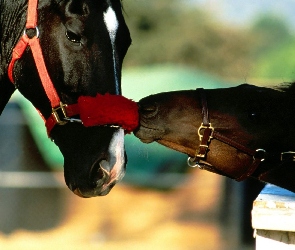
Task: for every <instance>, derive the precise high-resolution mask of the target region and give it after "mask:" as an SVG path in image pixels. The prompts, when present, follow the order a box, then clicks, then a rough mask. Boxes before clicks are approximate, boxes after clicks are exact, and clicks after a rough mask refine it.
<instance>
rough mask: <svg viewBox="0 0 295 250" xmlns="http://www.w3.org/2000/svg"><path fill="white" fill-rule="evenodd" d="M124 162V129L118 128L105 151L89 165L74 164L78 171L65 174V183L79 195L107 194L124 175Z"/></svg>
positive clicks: (68, 166) (125, 157) (125, 158)
mask: <svg viewBox="0 0 295 250" xmlns="http://www.w3.org/2000/svg"><path fill="white" fill-rule="evenodd" d="M126 162H127V156H126V153H125V150H124V130H123V129H118V130H117V131H116V132H115V133H114V134H113V136H112V139H111V141H110V144H109V147H108V149H107V152H105V153H103V154H102V155H101V156H100V157H98V158H97V159H96V160H95V161H94V162H93V163H92V165H90V166H89V167H86V166H87V165H88V164H86V165H85V167H84V168H83V166H82V167H81V166H76V169H80V171H78V170H77V171H71V172H70V174H67V175H65V179H66V183H67V185H68V187H69V189H70V190H72V191H73V192H74V193H75V194H76V195H78V196H80V197H84V198H90V197H94V196H104V195H107V194H108V193H109V192H110V190H111V189H112V188H113V187H114V186H115V184H116V183H117V182H119V181H120V180H121V179H122V178H123V177H124V175H125V170H126ZM72 163H73V162H72ZM80 163H81V164H83V163H82V162H80ZM65 165H66V164H65ZM71 167H73V166H70V165H67V166H65V168H67V169H73V168H71ZM86 169H88V170H86ZM67 173H69V172H68V171H67ZM73 173H74V174H73Z"/></svg>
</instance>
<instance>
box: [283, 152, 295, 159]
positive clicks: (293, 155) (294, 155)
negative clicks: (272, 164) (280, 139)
mask: <svg viewBox="0 0 295 250" xmlns="http://www.w3.org/2000/svg"><path fill="white" fill-rule="evenodd" d="M286 160H291V161H295V152H293V151H288V152H282V153H281V161H286Z"/></svg>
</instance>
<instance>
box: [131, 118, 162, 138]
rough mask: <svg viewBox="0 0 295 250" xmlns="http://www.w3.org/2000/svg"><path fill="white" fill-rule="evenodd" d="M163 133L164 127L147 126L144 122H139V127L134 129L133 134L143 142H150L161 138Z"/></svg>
mask: <svg viewBox="0 0 295 250" xmlns="http://www.w3.org/2000/svg"><path fill="white" fill-rule="evenodd" d="M164 133H165V130H164V129H160V128H153V127H148V126H147V125H145V124H142V123H141V124H140V127H139V128H138V129H136V130H135V131H134V135H135V136H136V137H138V138H139V139H140V140H141V141H142V142H143V143H150V142H153V141H157V140H161V137H162V136H161V135H162V134H164Z"/></svg>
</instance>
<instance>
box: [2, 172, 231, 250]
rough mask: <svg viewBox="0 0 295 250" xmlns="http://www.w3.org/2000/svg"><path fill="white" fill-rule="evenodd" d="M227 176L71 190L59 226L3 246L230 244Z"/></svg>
mask: <svg viewBox="0 0 295 250" xmlns="http://www.w3.org/2000/svg"><path fill="white" fill-rule="evenodd" d="M222 178H223V177H220V176H217V175H214V174H211V173H208V172H204V171H199V170H196V169H194V171H193V172H192V175H191V178H190V179H189V180H188V181H187V182H186V183H184V185H182V186H181V187H180V188H178V189H177V190H173V191H169V192H159V191H153V190H145V189H138V188H135V187H130V186H126V185H122V184H121V185H117V186H116V187H115V188H114V189H113V190H112V191H111V193H110V194H109V195H107V196H106V197H98V198H91V199H81V198H79V197H76V196H74V195H73V194H72V193H71V192H70V191H65V193H66V195H65V202H67V206H66V213H65V214H66V216H65V217H64V218H63V220H62V222H61V223H60V225H59V226H58V227H56V228H53V229H50V230H47V231H43V232H32V231H24V230H18V231H15V232H13V233H12V234H10V235H0V249H1V250H2V249H5V250H10V249H12V250H16V249H22V250H27V249H30V250H32V249H43V250H47V249H48V250H49V249H50V250H51V249H65V250H66V249H71V250H73V249H74V250H75V249H77V250H79V249H89V250H92V249H95V250H97V249H108V250H112V249H116V250H121V249H122V250H123V249H124V250H125V249H127V248H128V250H133V249H134V250H135V249H136V250H141V249H153V250H157V249H161V250H162V249H169V250H173V249H181V250H189V249H200V250H221V249H230V248H227V247H226V246H227V245H228V242H227V243H226V242H224V241H223V239H222V236H221V229H220V228H219V226H218V222H217V215H218V211H219V206H220V200H219V197H220V190H221V185H222Z"/></svg>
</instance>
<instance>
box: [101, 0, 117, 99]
mask: <svg viewBox="0 0 295 250" xmlns="http://www.w3.org/2000/svg"><path fill="white" fill-rule="evenodd" d="M103 17H104V23H105V25H106V27H107V30H108V32H109V35H110V39H111V43H112V48H113V62H114V74H115V82H116V91H117V93H116V94H120V93H119V92H120V91H119V80H118V75H117V66H116V65H117V62H116V46H115V41H116V35H117V30H118V27H119V22H118V19H117V16H116V13H115V11H114V10H113V8H112V7H111V6H110V7H109V8H108V9H107V11H106V12H105V13H103Z"/></svg>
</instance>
